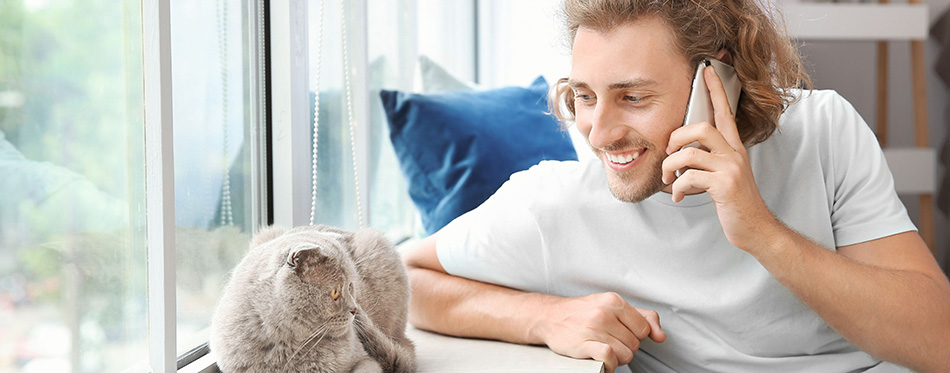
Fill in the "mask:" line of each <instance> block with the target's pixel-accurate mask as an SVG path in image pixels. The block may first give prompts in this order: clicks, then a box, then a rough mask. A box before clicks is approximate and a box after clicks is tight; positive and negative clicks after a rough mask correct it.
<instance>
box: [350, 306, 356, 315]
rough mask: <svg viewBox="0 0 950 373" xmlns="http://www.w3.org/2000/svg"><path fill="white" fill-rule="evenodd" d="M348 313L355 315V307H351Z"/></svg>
mask: <svg viewBox="0 0 950 373" xmlns="http://www.w3.org/2000/svg"><path fill="white" fill-rule="evenodd" d="M350 314H351V315H353V316H356V308H353V309H351V310H350Z"/></svg>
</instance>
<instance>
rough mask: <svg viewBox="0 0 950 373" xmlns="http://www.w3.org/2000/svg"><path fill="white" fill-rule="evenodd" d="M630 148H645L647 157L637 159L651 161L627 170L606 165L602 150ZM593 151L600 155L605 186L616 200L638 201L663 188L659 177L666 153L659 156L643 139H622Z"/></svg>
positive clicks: (663, 185) (661, 173)
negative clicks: (605, 181) (605, 179)
mask: <svg viewBox="0 0 950 373" xmlns="http://www.w3.org/2000/svg"><path fill="white" fill-rule="evenodd" d="M631 144H632V145H631ZM631 148H645V149H646V150H647V151H646V154H644V155H646V156H647V158H648V159H638V161H639V162H652V163H643V164H639V165H637V167H636V168H635V170H634V171H627V172H617V171H615V170H614V169H612V168H610V166H608V165H607V162H609V161H608V160H607V157H606V155H605V154H604V151H610V150H611V149H617V150H622V149H631ZM594 151H595V152H596V153H598V155H599V156H600V157H601V162H602V163H603V166H604V170H605V171H606V173H607V187H608V188H609V189H610V193H611V194H613V195H614V198H616V199H618V200H621V201H623V202H631V203H638V202H640V201H643V200H645V199H647V198H649V197H650V196H652V195H654V194H656V193H657V192H659V191H660V190H663V188H664V187H665V186H666V185H665V184H663V180H662V178H661V176H662V175H663V160H664V159H665V158H666V157H665V156H666V154H665V153H663V154H662V155H663V156H662V157H661V156H660V153H659V152H657V150H656V148H655V147H653V146H652V145H651V144H649V143H647V142H645V141H643V140H638V141H629V140H622V141H621V142H618V143H616V144H611V145H610V146H607V147H605V148H603V149H594Z"/></svg>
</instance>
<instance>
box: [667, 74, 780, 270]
mask: <svg viewBox="0 0 950 373" xmlns="http://www.w3.org/2000/svg"><path fill="white" fill-rule="evenodd" d="M703 74H704V78H705V79H706V86H707V87H708V88H709V95H710V98H711V99H712V103H713V109H714V111H715V122H716V124H715V126H713V125H712V124H710V123H697V124H691V125H687V126H683V127H680V128H678V129H676V130H675V131H673V133H672V134H671V135H670V141H669V145H668V146H667V149H666V152H667V154H670V156H669V157H667V158H666V160H664V161H663V176H662V177H663V183H664V184H669V183H671V182H672V183H673V201H676V202H679V201H681V200H682V199H683V196H684V195H685V194H686V193H687V192H699V191H706V192H708V193H709V195H710V197H712V199H713V201H715V202H716V213H717V214H718V215H719V222H720V223H721V224H722V228H723V231H725V234H726V238H727V239H728V240H729V242H731V243H732V244H733V245H735V246H736V247H738V248H740V249H743V250H746V251H749V250H750V249H754V248H757V247H761V246H763V243H764V242H762V238H763V236H767V235H765V234H763V231H764V230H766V229H770V228H779V227H781V223H780V222H779V221H778V220H776V219H775V218H774V217H773V216H772V213H771V212H769V210H768V207H766V205H765V202H763V201H762V197H761V196H760V195H759V189H758V187H757V186H756V184H755V179H754V178H753V176H752V166H751V164H750V163H749V154H748V153H747V152H746V148H745V145H743V143H742V139H741V138H740V137H739V131H738V129H737V128H736V121H735V119H734V115H733V113H732V110H731V109H730V108H729V101H728V99H727V98H726V92H725V89H723V86H722V81H720V80H719V76H717V75H716V70H715V69H713V68H712V66H710V67H706V69H705V70H704V71H703ZM694 141H699V142H700V144H702V145H703V146H704V147H706V148H707V149H709V151H704V150H701V149H698V148H694V147H689V148H684V149H682V150H680V148H682V147H683V146H684V145H687V144H690V143H693V142H694ZM684 167H689V168H690V169H689V170H686V172H684V173H683V174H682V175H681V176H680V177H679V178H676V176H675V174H674V172H675V171H676V170H679V169H682V168H684Z"/></svg>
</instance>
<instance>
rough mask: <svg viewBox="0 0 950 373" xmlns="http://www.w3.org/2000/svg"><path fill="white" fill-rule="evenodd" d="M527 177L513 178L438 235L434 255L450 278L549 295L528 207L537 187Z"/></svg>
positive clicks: (538, 239)
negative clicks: (533, 191) (457, 277)
mask: <svg viewBox="0 0 950 373" xmlns="http://www.w3.org/2000/svg"><path fill="white" fill-rule="evenodd" d="M531 171H532V170H529V171H525V172H520V173H516V174H514V175H512V177H511V179H509V180H508V181H507V182H506V183H505V184H503V185H502V186H501V188H499V189H498V191H496V192H495V194H494V195H492V196H491V197H490V198H489V199H488V200H487V201H485V202H484V203H482V205H481V206H479V207H477V208H475V209H474V210H472V211H469V212H468V213H465V214H464V215H462V216H460V217H458V218H456V219H455V220H453V221H452V222H451V223H449V224H448V225H446V226H445V227H444V228H442V230H440V231H439V233H438V238H437V241H436V253H437V254H438V258H439V262H440V263H441V264H442V267H443V268H445V270H446V271H447V272H448V273H449V274H452V275H455V276H460V277H465V278H468V279H472V280H476V281H481V282H487V283H491V284H496V285H501V286H506V287H510V288H514V289H519V290H524V291H533V292H546V291H547V290H548V289H547V278H546V275H545V273H544V269H543V268H544V266H543V258H542V256H541V254H540V253H541V250H542V248H541V246H542V238H541V234H540V231H539V229H538V224H537V220H536V219H535V218H534V216H533V214H532V213H531V211H530V206H529V203H530V201H531V200H532V198H531V195H532V194H533V193H532V190H536V187H537V182H536V181H535V180H536V179H535V178H534V177H533V176H532V175H530V173H531Z"/></svg>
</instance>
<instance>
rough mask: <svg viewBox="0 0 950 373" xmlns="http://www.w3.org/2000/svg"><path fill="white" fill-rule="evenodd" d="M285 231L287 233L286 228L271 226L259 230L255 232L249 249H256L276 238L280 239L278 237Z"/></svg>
mask: <svg viewBox="0 0 950 373" xmlns="http://www.w3.org/2000/svg"><path fill="white" fill-rule="evenodd" d="M286 231H287V228H284V227H281V226H278V225H272V226H269V227H267V228H264V229H261V230H260V231H258V232H257V234H255V235H254V238H253V239H251V248H255V247H258V246H260V245H263V244H265V243H267V242H269V241H271V240H273V239H275V238H277V237H280V235H282V234H284V232H286Z"/></svg>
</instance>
